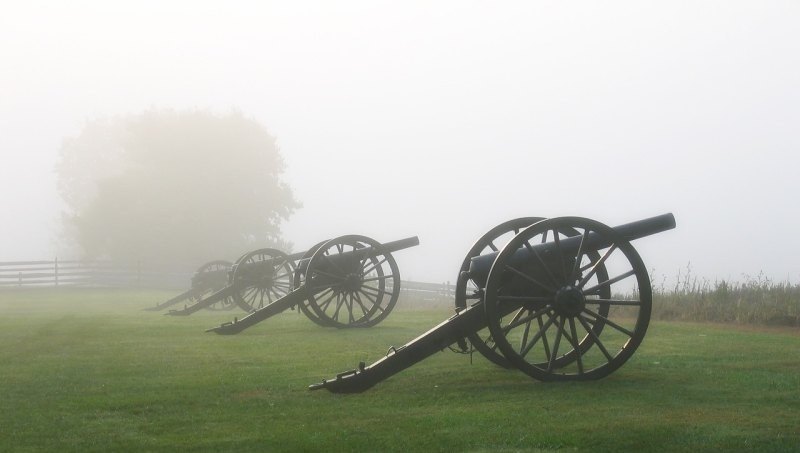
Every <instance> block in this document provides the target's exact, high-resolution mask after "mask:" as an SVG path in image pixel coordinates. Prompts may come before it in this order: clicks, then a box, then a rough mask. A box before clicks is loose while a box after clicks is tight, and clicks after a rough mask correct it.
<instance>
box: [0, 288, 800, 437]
mask: <svg viewBox="0 0 800 453" xmlns="http://www.w3.org/2000/svg"><path fill="white" fill-rule="evenodd" d="M171 295H173V293H169V292H156V291H150V292H148V291H133V290H74V289H73V290H60V291H57V290H47V289H41V290H22V291H17V290H6V291H3V292H0V385H2V387H1V389H2V390H0V451H11V452H17V451H59V452H62V451H82V452H83V451H170V452H175V451H215V452H217V451H235V452H241V451H368V452H371V451H375V452H381V451H448V452H449V451H551V450H561V451H592V452H596V451H643V450H646V451H714V450H721V451H800V332H798V329H794V330H792V329H786V330H774V329H760V328H742V327H736V326H725V325H710V324H693V323H653V324H652V325H651V328H650V331H649V332H648V334H647V337H646V339H645V342H644V344H643V345H642V347H641V348H640V349H639V351H638V352H637V353H636V354H635V355H634V357H633V358H632V359H631V360H630V361H629V362H628V363H627V364H626V365H625V366H623V367H622V368H621V369H620V370H618V371H617V372H615V373H614V374H612V375H611V376H610V377H608V378H605V379H604V380H601V381H595V382H585V383H548V384H545V383H540V382H537V381H534V380H532V379H531V378H529V377H528V376H526V375H524V374H522V373H521V372H518V371H515V370H504V369H500V368H498V367H496V366H494V365H492V364H491V363H489V362H488V361H486V360H485V359H483V358H482V357H481V356H480V355H475V356H474V357H473V358H472V363H470V357H469V356H468V355H459V354H454V353H451V352H449V351H444V352H442V353H440V354H437V355H434V356H433V357H431V358H429V359H427V360H425V361H423V362H421V363H419V364H417V365H415V366H413V367H411V368H409V369H408V370H405V371H403V372H401V373H400V374H397V375H395V376H394V377H392V378H390V379H388V380H386V381H384V382H382V383H380V384H378V385H377V386H375V387H374V388H372V389H370V390H368V391H367V392H365V393H362V394H357V395H336V394H331V393H328V392H327V391H325V390H322V391H315V392H312V391H309V390H307V386H308V385H309V384H311V383H314V382H318V381H319V380H321V379H322V378H330V377H333V376H334V375H335V374H336V373H339V372H342V371H345V370H348V369H351V368H353V367H355V366H356V365H357V364H358V362H359V361H362V360H363V361H365V362H367V363H371V362H373V361H375V360H377V359H379V358H380V357H382V356H383V355H384V354H385V353H386V351H387V349H388V348H389V346H391V345H395V346H400V345H402V344H404V343H405V342H406V341H408V340H410V339H412V338H414V337H416V336H417V335H419V334H420V333H422V332H424V331H425V330H427V329H428V328H430V327H432V326H433V325H435V324H437V323H439V322H440V321H442V320H444V319H446V318H447V317H448V316H450V312H449V311H444V310H403V309H402V301H401V302H400V304H399V308H398V309H397V310H396V311H395V312H394V313H392V315H391V316H389V318H388V319H387V320H386V321H384V322H383V323H382V324H379V325H378V326H376V327H373V328H369V329H350V330H335V329H326V328H322V327H319V326H317V325H316V324H313V323H312V322H311V321H309V320H308V319H306V318H305V317H304V316H303V315H302V314H298V313H297V312H294V311H290V312H287V313H284V314H282V315H280V316H277V317H275V318H272V319H269V320H267V321H264V322H262V323H261V324H259V325H257V326H255V327H252V328H251V329H248V330H246V331H244V332H243V333H241V334H239V335H235V336H218V335H215V334H213V333H205V332H204V330H205V329H207V328H209V327H213V326H215V325H217V324H219V323H220V322H223V321H227V320H230V319H232V318H233V316H241V315H242V313H241V312H233V311H232V312H208V311H203V312H199V313H197V314H195V315H193V316H190V317H169V316H163V315H162V313H160V312H148V311H142V309H143V308H146V307H150V306H153V305H155V304H156V303H157V302H160V301H162V300H165V299H167V298H168V297H169V296H171Z"/></svg>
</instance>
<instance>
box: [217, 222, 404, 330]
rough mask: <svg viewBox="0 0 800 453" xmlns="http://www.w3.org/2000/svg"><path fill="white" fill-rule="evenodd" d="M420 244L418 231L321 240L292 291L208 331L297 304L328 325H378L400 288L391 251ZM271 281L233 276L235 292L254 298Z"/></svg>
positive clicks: (297, 272) (239, 325) (239, 326)
mask: <svg viewBox="0 0 800 453" xmlns="http://www.w3.org/2000/svg"><path fill="white" fill-rule="evenodd" d="M416 245H419V239H418V238H417V237H409V238H405V239H401V240H398V241H393V242H387V243H385V244H381V243H379V242H377V241H375V240H373V239H370V238H368V237H365V236H358V235H348V236H341V237H338V238H335V239H331V240H328V241H325V242H323V243H320V244H317V245H316V246H314V247H312V248H311V249H310V250H308V251H307V252H306V253H304V254H303V256H301V257H300V258H299V260H298V262H297V266H296V269H294V274H293V279H292V288H293V289H292V290H291V291H290V292H287V293H285V294H283V295H282V296H281V297H279V298H277V299H270V300H269V301H268V303H266V304H264V305H263V306H261V307H259V308H257V309H255V310H253V311H252V312H251V313H250V314H248V315H247V316H245V317H243V318H241V319H239V318H237V319H234V321H233V322H227V323H224V324H222V325H220V326H217V327H214V328H212V329H209V330H208V331H209V332H215V333H218V334H222V335H230V334H236V333H239V332H241V331H242V330H244V329H246V328H248V327H250V326H253V325H255V324H257V323H259V322H261V321H263V320H265V319H267V318H269V317H271V316H274V315H276V314H278V313H281V312H283V311H285V310H287V309H290V308H294V307H299V309H300V311H302V312H303V313H304V314H305V315H306V316H307V317H308V318H309V319H311V320H312V321H313V322H315V323H316V324H319V325H321V326H324V327H338V328H345V327H370V326H374V325H375V324H378V323H379V322H381V321H382V320H383V319H385V318H386V317H387V316H388V315H389V313H390V312H391V311H392V309H393V308H394V306H395V304H396V303H397V298H398V296H399V294H400V272H399V270H398V269H397V262H396V261H395V259H394V257H393V256H392V253H394V252H397V251H399V250H403V249H406V248H409V247H414V246H416ZM235 273H236V271H235V270H234V274H235ZM271 282H272V280H271V279H269V278H267V279H264V280H259V279H257V278H255V279H244V280H242V281H241V282H238V283H237V281H236V280H235V279H234V280H233V285H232V286H235V294H239V295H243V297H250V300H252V295H253V294H264V292H265V289H264V288H265V287H266V286H268V285H269V284H271ZM284 287H285V286H284ZM259 300H262V301H263V297H261V298H260V299H259Z"/></svg>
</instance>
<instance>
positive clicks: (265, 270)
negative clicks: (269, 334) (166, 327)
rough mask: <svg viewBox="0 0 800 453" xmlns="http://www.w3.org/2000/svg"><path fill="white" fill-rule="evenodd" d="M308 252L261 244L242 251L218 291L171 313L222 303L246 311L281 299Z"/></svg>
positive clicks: (169, 313)
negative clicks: (254, 248) (291, 251)
mask: <svg viewBox="0 0 800 453" xmlns="http://www.w3.org/2000/svg"><path fill="white" fill-rule="evenodd" d="M304 254H305V252H300V253H294V254H291V255H287V254H286V253H284V252H282V251H280V250H277V249H273V248H261V249H258V250H253V251H251V252H248V253H245V254H244V255H242V256H241V257H240V258H239V259H238V260H236V263H234V264H233V265H232V266H231V267H230V270H229V271H228V272H226V274H225V284H223V285H220V286H218V287H217V288H216V291H214V292H211V293H206V295H205V297H204V298H201V299H199V300H197V301H196V302H195V303H194V304H192V305H188V306H185V307H184V308H183V309H181V310H170V311H169V312H167V313H166V314H167V315H169V316H188V315H191V314H192V313H196V312H198V311H200V310H202V309H204V308H213V307H216V306H219V305H223V306H226V307H231V308H232V307H234V306H236V307H239V308H240V309H242V310H244V311H245V312H247V313H250V312H252V311H255V310H258V309H260V308H262V307H264V306H265V305H268V304H270V303H272V302H273V301H274V300H277V299H280V298H281V297H283V296H284V295H286V294H287V293H289V291H291V290H292V279H293V275H294V270H295V264H296V262H297V260H298V259H300V258H301V257H302V256H304Z"/></svg>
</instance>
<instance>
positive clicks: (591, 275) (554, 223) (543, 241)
mask: <svg viewBox="0 0 800 453" xmlns="http://www.w3.org/2000/svg"><path fill="white" fill-rule="evenodd" d="M674 227H675V219H674V217H673V216H672V214H664V215H661V216H657V217H652V218H649V219H644V220H640V221H637V222H632V223H629V224H625V225H621V226H618V227H615V228H610V227H608V226H606V225H604V224H602V223H600V222H596V221H593V220H590V219H586V218H581V217H559V218H551V219H542V218H535V217H528V218H522V219H516V220H512V221H509V222H506V223H504V224H501V225H498V226H497V227H495V228H493V229H492V230H490V231H489V232H487V233H486V234H485V235H484V236H483V237H481V238H480V239H479V240H478V241H477V242H476V243H475V244H474V245H473V247H472V248H471V249H470V250H469V252H468V253H467V256H466V258H465V259H464V261H463V263H462V265H461V268H460V272H459V278H458V280H457V284H456V296H455V305H456V314H455V315H453V316H452V317H450V318H449V319H447V320H445V321H443V322H442V323H440V324H439V325H437V326H435V327H433V328H432V329H430V330H429V331H427V332H425V333H424V334H422V335H420V336H418V337H417V338H415V339H413V340H411V341H410V342H408V343H407V344H405V345H403V346H401V347H397V348H395V347H392V348H390V349H389V353H388V354H387V355H386V356H385V357H383V358H381V359H380V360H378V361H376V362H375V363H373V364H371V365H369V366H367V365H366V364H365V363H363V362H362V363H360V364H359V365H358V367H357V368H356V369H353V370H350V371H345V372H343V373H339V374H337V375H336V376H335V378H333V379H330V380H323V381H322V382H320V383H317V384H312V385H311V386H310V387H309V388H310V389H312V390H316V389H323V388H324V389H327V390H329V391H331V392H335V393H357V392H362V391H364V390H367V389H369V388H371V387H372V386H374V385H375V384H377V383H378V382H381V381H382V380H384V379H386V378H388V377H390V376H392V375H394V374H396V373H398V372H400V371H402V370H404V369H406V368H408V367H410V366H412V365H413V364H415V363H417V362H419V361H421V360H423V359H425V358H427V357H429V356H431V355H433V354H434V353H436V352H438V351H441V350H443V349H445V348H448V347H453V345H457V346H458V347H459V348H460V349H461V350H468V349H471V348H473V347H474V349H475V350H477V351H478V352H479V353H481V354H482V355H484V356H485V357H486V358H487V359H489V360H490V361H492V362H494V363H496V364H498V365H501V366H504V367H514V368H517V369H519V370H521V371H523V372H524V373H526V374H528V375H529V376H531V377H533V378H535V379H539V380H542V381H569V380H591V379H599V378H602V377H604V376H607V375H609V374H610V373H612V372H614V371H615V370H616V369H618V368H619V367H620V366H622V365H623V364H624V363H625V362H626V361H627V360H628V359H629V358H630V357H631V356H632V355H633V353H634V352H635V351H636V349H637V347H638V346H639V345H640V344H641V342H642V339H643V338H644V335H645V333H646V331H647V327H648V324H649V320H650V312H651V306H652V293H651V288H650V279H649V275H648V272H647V269H646V267H645V266H644V263H643V262H642V259H641V257H640V256H639V254H638V253H637V252H636V250H635V249H634V248H633V246H632V245H631V244H630V241H633V240H635V239H639V238H643V237H646V236H649V235H653V234H656V233H659V232H662V231H666V230H669V229H672V228H674ZM503 242H506V243H505V245H503V244H502V243H503Z"/></svg>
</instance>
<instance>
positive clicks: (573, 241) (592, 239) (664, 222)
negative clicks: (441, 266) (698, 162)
mask: <svg viewBox="0 0 800 453" xmlns="http://www.w3.org/2000/svg"><path fill="white" fill-rule="evenodd" d="M673 228H675V216H674V215H672V214H671V213H668V214H662V215H659V216H655V217H650V218H647V219H642V220H638V221H636V222H631V223H626V224H624V225H619V226H616V227H614V231H616V232H617V233H618V234H620V235H621V236H622V237H623V239H625V240H626V241H628V242H630V241H633V240H635V239H641V238H644V237H647V236H652V235H654V234H657V233H661V232H664V231H667V230H671V229H673ZM582 240H583V238H582V237H581V236H573V237H569V238H564V239H561V241H560V242H559V243H556V242H548V243H546V244H540V245H536V246H534V247H533V248H534V249H535V250H536V252H537V253H539V254H540V255H547V254H548V253H552V252H554V251H556V250H557V249H558V250H560V252H561V253H563V254H574V253H577V251H578V247H581V241H582ZM609 245H610V244H609V243H608V242H607V239H606V238H605V237H603V236H600V235H598V234H596V233H590V234H589V236H588V237H587V238H586V240H585V241H584V244H583V250H584V251H590V250H598V249H603V248H605V247H608V246H609ZM499 253H500V252H493V253H487V254H485V255H481V256H477V257H475V258H473V259H472V262H471V263H470V266H469V271H468V272H469V278H470V279H472V280H473V281H475V282H476V283H478V285H479V286H480V287H481V288H483V287H484V286H485V283H486V278H487V277H488V275H489V270H490V269H491V267H492V263H494V260H495V258H497V255H498V254H499ZM529 256H530V255H529V252H528V250H527V249H525V248H521V249H519V250H518V251H517V252H516V253H515V254H514V258H513V259H512V262H523V261H525V260H527V259H528V258H529Z"/></svg>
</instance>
